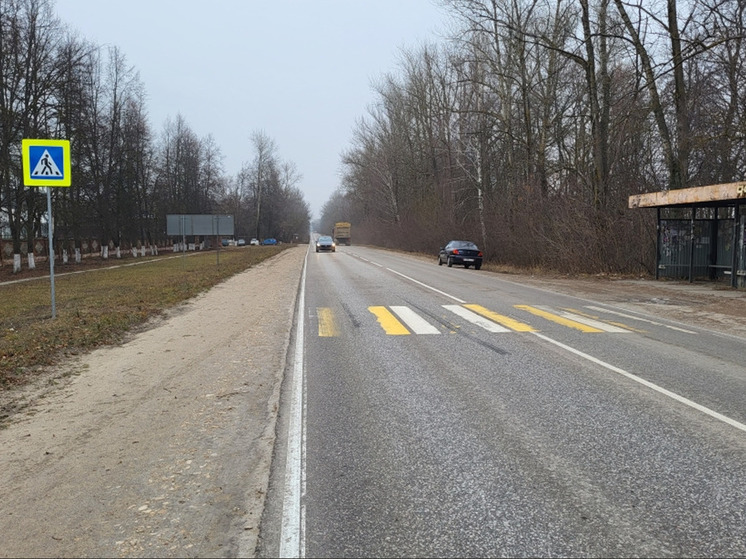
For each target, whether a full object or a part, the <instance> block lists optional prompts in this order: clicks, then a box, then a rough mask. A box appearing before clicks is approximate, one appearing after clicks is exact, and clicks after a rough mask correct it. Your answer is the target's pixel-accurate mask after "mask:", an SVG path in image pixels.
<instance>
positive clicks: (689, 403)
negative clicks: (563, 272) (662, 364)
mask: <svg viewBox="0 0 746 559" xmlns="http://www.w3.org/2000/svg"><path fill="white" fill-rule="evenodd" d="M532 334H533V335H534V336H536V337H538V338H541V339H542V340H545V341H547V342H549V343H551V344H554V345H556V346H557V347H560V348H562V349H564V350H565V351H569V352H570V353H574V354H575V355H577V356H579V357H582V358H583V359H587V360H588V361H590V362H592V363H595V364H596V365H600V366H601V367H604V368H605V369H608V370H609V371H612V372H614V373H617V374H620V375H622V376H624V377H627V378H628V379H630V380H633V381H635V382H637V383H640V384H642V385H643V386H647V387H648V388H650V389H652V390H655V391H656V392H660V393H661V394H663V395H664V396H668V397H669V398H671V399H673V400H676V401H677V402H680V403H682V404H684V405H686V406H689V407H691V408H694V409H695V410H698V411H701V412H702V413H705V414H707V415H709V416H710V417H714V418H715V419H717V420H719V421H722V422H723V423H727V424H728V425H730V426H731V427H735V428H736V429H740V430H741V431H744V432H746V425H744V424H743V423H740V422H738V421H736V420H735V419H731V418H730V417H727V416H725V415H723V414H721V413H718V412H716V411H714V410H711V409H710V408H707V407H705V406H702V405H700V404H698V403H696V402H693V401H692V400H690V399H688V398H684V397H683V396H679V395H678V394H676V393H675V392H671V391H670V390H666V389H665V388H663V387H661V386H658V385H657V384H653V383H652V382H650V381H647V380H645V379H643V378H640V377H638V376H636V375H633V374H632V373H629V372H627V371H625V370H624V369H620V368H619V367H615V366H614V365H611V364H609V363H606V362H605V361H601V360H600V359H598V358H596V357H593V356H592V355H588V354H587V353H583V352H582V351H580V350H577V349H575V348H574V347H570V346H568V345H565V344H563V343H562V342H558V341H557V340H553V339H552V338H549V337H547V336H545V335H543V334H539V333H538V332H532Z"/></svg>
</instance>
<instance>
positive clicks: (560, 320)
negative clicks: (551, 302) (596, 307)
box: [513, 305, 603, 333]
mask: <svg viewBox="0 0 746 559" xmlns="http://www.w3.org/2000/svg"><path fill="white" fill-rule="evenodd" d="M513 307H514V308H516V309H520V310H523V311H526V312H529V313H531V314H533V315H535V316H540V317H541V318H545V319H547V320H549V321H551V322H554V323H556V324H560V325H562V326H567V327H568V328H574V329H575V330H580V331H581V332H585V333H596V332H603V330H601V329H600V328H596V327H594V326H589V325H588V324H583V323H582V322H579V321H577V320H573V319H571V318H566V317H563V316H559V315H557V314H554V313H551V312H549V311H547V310H545V309H542V308H541V307H532V306H529V305H513Z"/></svg>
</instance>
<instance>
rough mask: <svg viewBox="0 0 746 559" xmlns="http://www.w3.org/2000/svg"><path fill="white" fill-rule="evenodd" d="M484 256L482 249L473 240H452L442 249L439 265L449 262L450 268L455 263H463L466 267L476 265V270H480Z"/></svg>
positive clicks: (439, 254)
mask: <svg viewBox="0 0 746 559" xmlns="http://www.w3.org/2000/svg"><path fill="white" fill-rule="evenodd" d="M482 257H483V255H482V251H481V250H479V247H477V245H475V244H474V243H472V242H471V241H451V242H449V243H448V244H447V245H446V246H444V247H442V248H441V249H440V253H438V266H442V265H443V264H448V267H449V268H450V267H451V266H453V265H454V264H462V265H463V266H464V268H468V267H469V266H474V269H475V270H479V269H480V268H481V267H482Z"/></svg>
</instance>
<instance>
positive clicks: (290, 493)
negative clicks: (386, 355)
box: [279, 245, 310, 557]
mask: <svg viewBox="0 0 746 559" xmlns="http://www.w3.org/2000/svg"><path fill="white" fill-rule="evenodd" d="M309 246H310V245H309ZM309 254H310V249H309V251H308V252H307V253H306V258H305V260H304V261H303V273H302V274H301V282H300V294H299V295H298V309H300V312H299V313H298V315H297V316H298V317H299V320H298V326H297V328H296V329H295V359H294V362H293V379H292V383H291V386H292V395H291V397H290V398H291V399H290V417H289V419H288V449H287V457H286V460H285V488H284V493H285V494H284V496H283V500H282V528H281V530H280V553H279V555H280V557H303V556H304V554H305V541H303V532H304V520H305V511H303V509H302V506H301V494H302V491H303V480H304V479H305V477H306V473H305V471H304V468H305V460H303V450H304V449H303V446H304V444H303V442H304V441H303V432H304V424H303V423H304V422H303V400H304V398H303V386H304V382H303V380H304V379H303V369H304V363H303V340H304V333H303V323H304V322H305V311H304V309H305V308H306V263H307V262H308V255H309Z"/></svg>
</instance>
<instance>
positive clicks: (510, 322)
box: [316, 304, 639, 338]
mask: <svg viewBox="0 0 746 559" xmlns="http://www.w3.org/2000/svg"><path fill="white" fill-rule="evenodd" d="M442 307H443V308H444V309H446V310H448V311H450V312H452V313H453V314H455V315H457V316H458V317H460V318H462V319H464V320H465V321H466V322H468V323H470V324H473V325H475V326H478V327H480V328H482V329H484V330H486V331H487V332H490V333H494V334H501V333H506V332H538V330H537V329H536V328H535V327H533V326H531V325H529V324H526V323H524V322H521V321H519V320H516V319H513V318H511V317H509V316H505V315H501V314H499V313H496V312H494V311H491V310H489V309H487V308H485V307H483V306H481V305H476V304H463V305H442ZM514 308H516V309H519V310H522V311H526V312H528V313H530V314H533V315H535V316H538V317H541V318H544V319H545V320H549V321H551V322H554V323H556V324H560V325H562V326H565V327H568V328H573V329H575V330H580V331H581V332H584V333H599V332H606V333H619V334H628V333H631V332H639V331H638V330H636V329H634V328H632V327H630V326H627V325H625V324H621V323H617V322H604V321H602V320H601V319H600V318H599V317H598V316H594V315H591V314H587V313H584V312H583V311H580V310H576V309H570V308H562V309H552V308H549V307H542V306H530V305H514ZM589 308H591V309H592V310H604V311H605V310H606V309H598V308H597V307H589ZM368 310H369V311H370V312H371V314H373V315H374V316H375V317H376V320H377V322H378V324H379V325H380V326H381V328H383V330H384V332H385V333H386V334H387V335H389V336H407V335H410V334H418V335H434V334H442V333H443V330H442V328H439V327H438V326H437V325H433V324H432V323H431V322H428V320H427V319H425V318H423V317H422V316H420V315H419V314H418V313H417V312H416V311H415V310H412V309H411V308H410V307H408V306H405V305H391V306H389V307H385V306H371V307H368ZM316 311H317V318H318V335H319V337H322V338H324V337H338V336H339V335H340V329H339V326H338V323H337V319H336V317H335V314H334V311H333V309H331V308H329V307H317V309H316ZM451 333H454V332H451Z"/></svg>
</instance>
